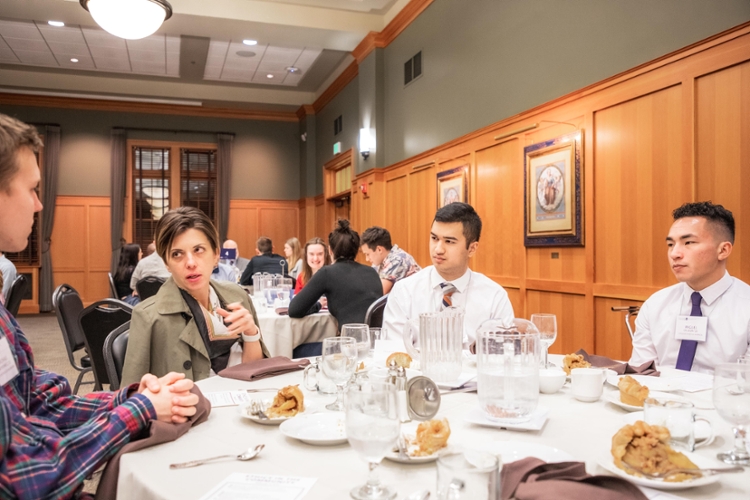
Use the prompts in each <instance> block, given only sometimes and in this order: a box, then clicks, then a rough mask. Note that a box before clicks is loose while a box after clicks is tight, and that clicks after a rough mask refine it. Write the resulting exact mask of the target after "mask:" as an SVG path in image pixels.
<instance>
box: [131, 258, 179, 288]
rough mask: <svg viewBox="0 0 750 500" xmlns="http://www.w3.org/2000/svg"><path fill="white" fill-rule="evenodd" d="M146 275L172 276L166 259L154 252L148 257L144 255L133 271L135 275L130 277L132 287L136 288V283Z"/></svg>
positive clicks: (165, 277)
mask: <svg viewBox="0 0 750 500" xmlns="http://www.w3.org/2000/svg"><path fill="white" fill-rule="evenodd" d="M146 276H156V277H158V278H164V279H167V278H169V277H170V276H172V273H170V272H169V269H167V266H166V265H165V264H164V261H163V260H161V257H159V254H158V253H156V252H154V253H152V254H151V255H149V256H148V257H144V258H142V259H141V260H139V261H138V264H137V265H136V266H135V270H134V271H133V276H131V277H130V288H131V289H132V290H135V284H136V283H138V281H140V280H141V279H142V278H145V277H146Z"/></svg>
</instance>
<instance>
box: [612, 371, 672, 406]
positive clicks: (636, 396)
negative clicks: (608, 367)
mask: <svg viewBox="0 0 750 500" xmlns="http://www.w3.org/2000/svg"><path fill="white" fill-rule="evenodd" d="M617 389H618V390H617V391H612V392H609V393H608V394H607V396H605V399H606V400H607V401H609V402H610V403H612V404H614V405H617V406H619V407H620V408H622V409H624V410H628V411H640V410H642V409H643V402H644V401H646V398H649V397H652V398H657V399H659V398H666V399H684V398H675V397H673V396H670V395H669V394H665V393H663V392H654V391H652V390H651V389H649V387H647V386H645V385H643V384H641V383H640V382H638V380H637V379H636V378H635V377H633V376H630V375H622V376H621V377H618V381H617ZM686 401H687V400H686Z"/></svg>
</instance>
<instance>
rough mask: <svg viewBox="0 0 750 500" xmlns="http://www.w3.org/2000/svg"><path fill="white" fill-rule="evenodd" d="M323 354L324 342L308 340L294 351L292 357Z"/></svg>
mask: <svg viewBox="0 0 750 500" xmlns="http://www.w3.org/2000/svg"><path fill="white" fill-rule="evenodd" d="M322 354H323V342H308V343H307V344H300V345H298V346H297V347H295V348H294V350H293V351H292V358H294V359H299V358H314V357H316V356H322Z"/></svg>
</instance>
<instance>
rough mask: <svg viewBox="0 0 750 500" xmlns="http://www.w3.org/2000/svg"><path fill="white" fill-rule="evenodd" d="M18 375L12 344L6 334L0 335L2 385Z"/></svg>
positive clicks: (0, 378) (0, 374)
mask: <svg viewBox="0 0 750 500" xmlns="http://www.w3.org/2000/svg"><path fill="white" fill-rule="evenodd" d="M17 375H18V366H17V365H16V358H14V357H13V353H12V352H10V344H9V343H8V339H7V338H5V336H0V385H5V384H7V383H8V382H10V381H11V380H13V379H14V378H16V376H17Z"/></svg>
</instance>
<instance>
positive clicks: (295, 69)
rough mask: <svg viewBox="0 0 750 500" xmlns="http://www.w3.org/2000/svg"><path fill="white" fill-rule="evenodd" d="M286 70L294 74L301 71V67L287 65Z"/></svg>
mask: <svg viewBox="0 0 750 500" xmlns="http://www.w3.org/2000/svg"><path fill="white" fill-rule="evenodd" d="M286 70H287V71H288V72H289V73H292V74H294V73H299V68H298V67H296V66H287V67H286Z"/></svg>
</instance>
